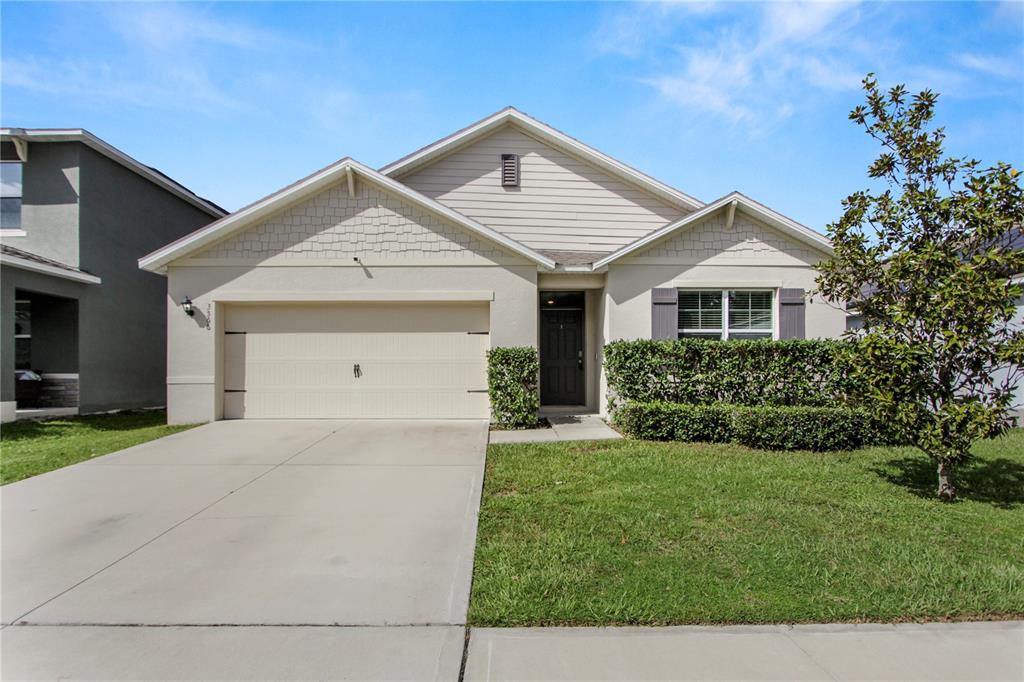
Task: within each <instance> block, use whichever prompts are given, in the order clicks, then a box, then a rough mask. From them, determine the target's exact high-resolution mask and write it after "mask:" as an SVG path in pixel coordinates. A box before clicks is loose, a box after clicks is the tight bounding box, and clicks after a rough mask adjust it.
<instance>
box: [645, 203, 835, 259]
mask: <svg viewBox="0 0 1024 682" xmlns="http://www.w3.org/2000/svg"><path fill="white" fill-rule="evenodd" d="M780 252H781V253H786V254H789V255H790V256H793V257H795V258H798V259H800V260H803V261H805V262H807V263H814V262H816V261H817V260H820V256H819V255H817V254H815V253H814V252H813V251H812V250H811V249H809V248H806V247H804V246H802V245H800V244H798V243H797V242H794V241H792V240H790V239H787V238H786V237H785V236H783V235H782V234H781V233H779V232H777V231H776V230H773V229H771V228H770V227H767V226H766V225H762V224H761V223H760V222H758V221H757V220H754V219H752V218H749V217H747V216H745V215H741V214H740V213H739V212H737V214H736V217H735V219H734V220H733V224H732V228H731V229H729V230H726V229H725V217H724V216H714V217H709V218H708V219H707V220H704V221H702V222H700V223H698V224H697V225H694V226H692V227H690V228H689V229H685V230H683V231H682V232H680V233H678V234H677V235H675V236H674V237H671V238H670V239H667V240H665V241H663V242H661V243H659V244H656V245H655V246H653V247H651V248H650V249H648V250H647V251H643V252H641V253H638V254H636V255H638V256H645V257H655V258H687V259H702V258H711V257H713V256H717V255H719V254H727V255H729V256H732V257H739V258H749V259H751V260H756V259H757V258H758V257H760V256H763V255H765V254H771V253H780Z"/></svg>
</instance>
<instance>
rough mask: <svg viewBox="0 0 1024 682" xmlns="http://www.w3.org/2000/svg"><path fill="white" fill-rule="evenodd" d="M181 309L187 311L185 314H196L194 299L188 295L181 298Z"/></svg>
mask: <svg viewBox="0 0 1024 682" xmlns="http://www.w3.org/2000/svg"><path fill="white" fill-rule="evenodd" d="M181 309H182V310H184V311H185V314H186V315H188V316H189V317H192V316H193V315H195V314H196V310H195V308H194V307H193V306H192V299H191V298H189V297H188V296H186V297H185V298H183V299H181Z"/></svg>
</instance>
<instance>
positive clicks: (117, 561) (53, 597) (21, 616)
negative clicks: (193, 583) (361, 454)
mask: <svg viewBox="0 0 1024 682" xmlns="http://www.w3.org/2000/svg"><path fill="white" fill-rule="evenodd" d="M339 428H340V427H339ZM337 430H338V429H334V430H332V431H329V432H327V433H326V434H324V436H323V437H321V438H318V439H317V440H315V441H314V442H312V443H310V444H309V445H307V446H306V447H304V448H302V449H301V450H299V451H298V452H296V453H295V454H294V455H292V456H291V457H288V458H287V459H285V460H283V461H281V462H279V463H277V464H275V465H273V466H271V467H270V468H269V469H267V470H266V471H264V472H263V473H261V474H259V475H258V476H256V477H255V478H253V479H251V480H250V481H248V482H246V483H243V484H242V485H240V486H239V487H237V488H235V489H234V490H230V491H228V492H227V493H225V494H224V495H221V496H220V497H218V498H217V499H216V500H214V501H213V502H211V503H210V504H208V505H206V506H205V507H203V508H202V509H200V510H199V511H197V512H195V513H194V514H190V515H189V516H187V517H185V518H184V519H182V520H181V521H179V522H177V523H176V524H174V525H173V526H171V527H170V528H167V529H166V530H164V531H162V532H160V533H158V534H157V535H154V536H153V537H152V538H150V539H149V540H147V541H146V542H144V543H142V544H141V545H139V546H138V547H136V548H135V549H133V550H132V551H130V552H128V553H127V554H124V555H122V556H121V557H118V558H117V559H115V560H114V561H111V562H110V563H109V564H107V565H106V566H103V567H102V568H100V569H97V570H96V571H94V572H92V573H90V574H89V575H87V576H86V577H84V578H82V579H81V580H79V581H78V582H76V583H75V584H74V585H72V586H70V587H68V588H66V589H64V590H61V591H60V592H58V593H57V594H55V595H54V596H52V597H50V598H49V599H47V600H46V601H44V602H42V603H41V604H37V605H36V606H34V607H32V608H31V609H29V610H28V611H26V612H25V613H23V614H21V615H20V616H18V617H17V618H15V619H13V620H12V621H11V623H10V624H12V625H23V624H24V623H20V621H22V620H24V619H25V618H26V617H27V616H29V615H31V614H33V613H35V612H36V611H38V610H39V609H41V608H43V607H44V606H46V605H47V604H49V603H50V602H52V601H54V600H55V599H59V598H60V597H63V596H64V595H65V594H67V593H68V592H70V591H71V590H73V589H75V588H76V587H79V586H80V585H82V584H83V583H85V582H88V581H89V580H92V579H93V578H95V577H96V576H98V575H99V574H100V573H103V572H104V571H106V570H107V569H109V568H111V567H112V566H115V565H117V564H119V563H121V562H122V561H124V560H125V559H127V558H128V557H130V556H132V555H133V554H135V553H136V552H138V551H139V550H141V549H143V548H145V547H148V546H149V545H151V544H152V543H154V542H156V541H157V540H159V539H160V538H162V537H163V536H165V535H167V534H168V533H170V532H171V531H172V530H174V529H175V528H178V527H179V526H181V525H183V524H185V523H188V522H189V521H191V520H192V519H194V518H195V517H197V516H199V515H200V514H202V513H203V512H204V511H206V510H207V509H209V508H211V507H213V506H214V505H216V504H218V503H220V502H222V501H224V500H225V499H227V498H228V497H230V496H231V495H234V494H235V493H237V492H238V491H240V490H243V489H245V488H247V487H249V486H250V485H252V484H253V483H255V482H256V481H258V480H260V479H261V478H263V477H264V476H266V475H267V474H269V473H271V472H272V471H275V470H276V469H278V468H279V467H282V466H284V465H285V464H287V463H288V462H289V461H291V460H292V459H294V458H296V457H298V456H299V455H301V454H302V453H303V452H305V451H306V450H308V449H310V448H311V447H313V446H314V445H317V444H319V443H321V442H322V441H324V440H325V439H327V438H328V437H329V436H332V435H334V433H335V431H337ZM257 466H259V465H257Z"/></svg>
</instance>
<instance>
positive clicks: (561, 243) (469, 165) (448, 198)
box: [400, 126, 687, 253]
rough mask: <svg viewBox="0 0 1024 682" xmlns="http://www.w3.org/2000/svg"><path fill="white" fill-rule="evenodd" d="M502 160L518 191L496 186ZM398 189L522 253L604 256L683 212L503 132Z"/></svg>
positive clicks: (554, 151)
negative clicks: (497, 235) (516, 159)
mask: <svg viewBox="0 0 1024 682" xmlns="http://www.w3.org/2000/svg"><path fill="white" fill-rule="evenodd" d="M503 153H512V154H518V155H519V156H520V186H519V187H502V186H501V180H500V175H499V170H498V165H499V159H500V155H501V154H503ZM400 180H401V182H403V183H405V184H406V185H408V186H410V187H412V188H413V189H415V190H417V191H419V192H422V193H423V194H426V195H427V196H429V197H431V198H433V199H436V200H438V201H440V202H441V203H443V204H445V205H447V206H450V207H451V208H453V209H455V210H457V211H459V212H461V213H463V214H465V215H468V216H470V217H472V218H474V219H476V220H478V221H479V222H481V223H483V224H484V225H487V226H488V227H491V228H493V229H495V230H498V231H500V232H502V233H504V234H507V235H508V236H510V237H512V238H513V239H516V240H518V241H520V242H522V243H524V244H526V245H528V246H530V247H533V248H537V249H569V250H581V251H597V252H605V253H607V252H611V251H614V250H616V249H617V248H619V247H621V246H624V245H626V244H628V243H630V242H633V241H636V240H637V239H639V238H640V237H643V236H644V235H646V234H648V233H650V232H651V231H653V230H655V229H657V228H659V227H662V226H664V225H665V224H667V223H669V222H671V221H672V220H675V219H677V218H680V217H681V216H683V215H685V213H686V212H687V211H685V210H684V209H682V208H679V207H676V206H672V205H670V204H667V203H665V202H663V201H662V200H660V199H658V198H656V197H655V196H654V195H652V194H649V193H647V192H645V191H643V190H642V189H640V188H638V187H635V186H633V185H631V184H629V183H626V182H624V181H622V180H620V179H618V178H615V177H613V176H611V175H608V174H607V173H605V172H604V171H601V170H599V169H597V168H595V167H593V166H591V165H589V164H587V163H585V162H583V161H580V160H578V159H576V158H573V157H571V156H569V155H567V154H565V153H563V152H561V151H559V150H557V149H554V148H553V147H551V146H549V145H547V144H545V143H543V142H540V141H538V140H536V139H534V138H532V137H530V136H529V135H526V134H525V133H523V132H521V131H520V130H519V129H517V128H514V127H511V126H507V127H505V128H502V129H501V130H498V131H496V132H495V133H493V134H491V135H489V136H487V137H486V138H484V139H482V140H479V141H477V142H474V143H472V144H470V145H467V146H466V147H464V148H462V149H459V150H456V151H455V152H453V153H451V154H449V155H448V156H446V157H444V158H442V159H440V160H438V161H437V162H435V163H433V164H431V165H430V166H429V167H427V168H424V169H421V170H419V171H416V172H414V173H411V174H409V175H407V176H405V177H402V178H400Z"/></svg>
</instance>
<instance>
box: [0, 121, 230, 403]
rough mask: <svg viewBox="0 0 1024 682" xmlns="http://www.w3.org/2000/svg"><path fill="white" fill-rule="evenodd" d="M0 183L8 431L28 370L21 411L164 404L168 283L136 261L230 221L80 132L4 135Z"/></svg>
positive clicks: (0, 360)
mask: <svg viewBox="0 0 1024 682" xmlns="http://www.w3.org/2000/svg"><path fill="white" fill-rule="evenodd" d="M0 179H2V183H3V185H2V192H0V201H2V212H0V297H2V299H0V316H2V322H0V330H2V331H0V343H2V347H0V365H2V366H0V393H2V395H0V401H2V412H3V414H2V418H3V421H9V420H12V419H14V418H15V416H16V412H15V410H16V403H17V396H18V393H19V391H18V389H17V387H16V375H19V374H23V373H24V371H31V372H33V373H34V375H38V376H40V377H41V381H39V382H36V383H37V384H38V385H35V386H32V388H33V389H34V390H33V391H21V394H22V404H21V405H17V407H28V406H30V405H31V406H42V407H71V408H77V409H78V411H80V412H82V413H88V412H101V411H107V410H115V409H124V408H142V407H156V406H161V405H164V404H165V402H166V397H165V396H166V392H165V377H166V348H167V308H166V305H165V299H166V287H167V282H166V280H164V278H162V277H159V276H156V275H153V274H151V273H148V272H144V271H140V270H139V269H138V265H137V260H138V258H139V257H140V256H142V255H145V254H146V253H149V252H150V251H152V250H153V249H155V248H157V247H159V246H161V245H163V244H166V243H167V242H168V241H171V240H174V239H176V238H178V237H181V236H182V235H185V234H188V233H190V232H192V231H194V230H195V229H197V228H199V227H201V226H203V225H206V224H208V223H209V222H211V221H212V220H215V219H217V218H220V217H222V216H223V215H224V213H225V211H224V210H222V209H221V208H220V207H218V206H217V205H215V204H213V203H211V202H209V201H207V200H205V199H202V198H200V197H198V196H196V195H195V194H193V193H192V192H190V191H189V190H188V189H186V188H185V187H183V186H181V185H180V184H178V183H176V182H174V181H173V180H172V179H170V178H168V177H167V176H165V175H163V174H162V173H160V172H159V171H158V170H156V169H154V168H150V167H148V166H145V165H143V164H141V163H139V162H138V161H136V160H135V159H132V158H131V157H129V156H128V155H126V154H124V153H123V152H121V151H119V150H117V149H115V148H114V147H112V146H110V145H109V144H107V143H106V142H103V141H102V140H100V139H98V138H96V137H95V136H93V135H92V134H90V133H88V132H87V131H84V130H77V129H76V130H29V129H13V128H4V129H0ZM27 376H29V377H31V376H33V374H30V375H27ZM29 385H30V384H29V383H26V384H25V385H24V386H23V388H27V387H28V386H29Z"/></svg>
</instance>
